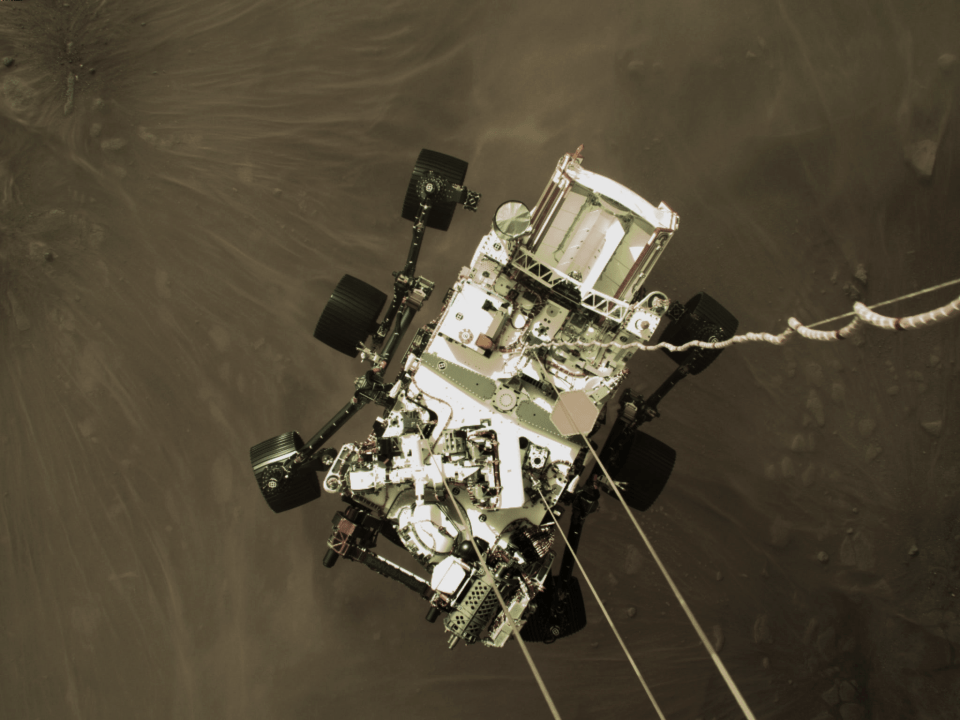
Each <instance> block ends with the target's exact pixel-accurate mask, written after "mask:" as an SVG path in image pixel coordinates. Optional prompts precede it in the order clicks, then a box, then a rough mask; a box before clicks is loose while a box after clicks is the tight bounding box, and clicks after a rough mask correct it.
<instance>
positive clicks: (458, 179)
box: [403, 150, 467, 230]
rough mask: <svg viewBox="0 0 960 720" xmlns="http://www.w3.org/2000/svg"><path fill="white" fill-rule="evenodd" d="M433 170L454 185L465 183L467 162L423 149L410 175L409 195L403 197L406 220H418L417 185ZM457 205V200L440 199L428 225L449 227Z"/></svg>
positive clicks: (442, 228) (428, 220) (434, 207)
mask: <svg viewBox="0 0 960 720" xmlns="http://www.w3.org/2000/svg"><path fill="white" fill-rule="evenodd" d="M431 170H432V171H433V172H435V173H437V174H438V175H440V176H442V177H443V178H444V179H445V180H446V181H447V182H449V183H452V184H454V185H463V181H464V179H465V178H466V177H467V163H466V162H465V161H464V160H459V159H457V158H455V157H451V156H450V155H444V154H443V153H438V152H436V151H435V150H421V151H420V156H419V157H418V158H417V164H416V165H415V166H414V168H413V175H411V176H410V184H409V185H408V186H407V195H406V197H405V198H404V199H403V219H404V220H409V221H410V222H416V220H417V215H419V214H420V196H419V194H418V192H417V186H418V185H419V184H420V180H421V179H423V177H424V176H425V175H426V174H427V173H428V172H430V171H431ZM456 207H457V204H456V203H455V202H451V201H449V200H446V201H442V202H441V201H438V202H437V203H436V204H435V205H434V206H433V208H432V209H431V211H430V217H429V218H428V219H427V227H429V228H433V229H434V230H446V229H448V228H449V227H450V221H451V220H453V211H454V210H456Z"/></svg>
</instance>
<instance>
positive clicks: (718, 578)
mask: <svg viewBox="0 0 960 720" xmlns="http://www.w3.org/2000/svg"><path fill="white" fill-rule="evenodd" d="M721 580H723V573H722V572H719V571H718V572H717V582H720V581H721Z"/></svg>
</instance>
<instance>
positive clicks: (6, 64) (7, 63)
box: [3, 55, 16, 67]
mask: <svg viewBox="0 0 960 720" xmlns="http://www.w3.org/2000/svg"><path fill="white" fill-rule="evenodd" d="M15 62H16V60H14V59H13V58H12V57H10V56H9V55H7V56H6V57H5V58H4V59H3V66H4V67H10V66H11V65H13V63H15Z"/></svg>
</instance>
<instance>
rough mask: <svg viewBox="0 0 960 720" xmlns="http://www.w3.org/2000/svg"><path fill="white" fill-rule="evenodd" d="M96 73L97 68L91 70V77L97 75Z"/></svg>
mask: <svg viewBox="0 0 960 720" xmlns="http://www.w3.org/2000/svg"><path fill="white" fill-rule="evenodd" d="M96 72H97V69H96V68H90V70H89V73H90V74H91V75H95V74H96Z"/></svg>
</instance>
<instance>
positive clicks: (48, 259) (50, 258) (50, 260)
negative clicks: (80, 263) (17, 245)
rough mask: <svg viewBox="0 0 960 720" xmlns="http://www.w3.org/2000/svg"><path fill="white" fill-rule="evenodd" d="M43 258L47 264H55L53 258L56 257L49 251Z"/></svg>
mask: <svg viewBox="0 0 960 720" xmlns="http://www.w3.org/2000/svg"><path fill="white" fill-rule="evenodd" d="M43 257H44V259H45V260H46V261H47V262H53V258H54V257H55V255H54V254H53V253H52V252H50V251H49V250H47V251H46V252H45V253H44V254H43Z"/></svg>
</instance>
